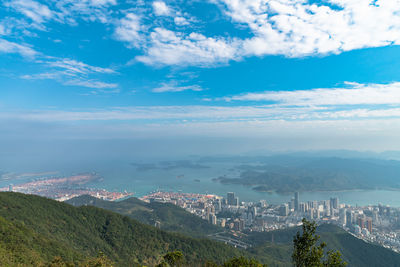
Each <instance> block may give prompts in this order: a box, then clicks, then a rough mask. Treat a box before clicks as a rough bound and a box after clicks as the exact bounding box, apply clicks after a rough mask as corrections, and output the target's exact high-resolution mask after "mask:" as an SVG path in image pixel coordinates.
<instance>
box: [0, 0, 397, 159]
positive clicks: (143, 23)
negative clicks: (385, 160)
mask: <svg viewBox="0 0 400 267" xmlns="http://www.w3.org/2000/svg"><path fill="white" fill-rule="evenodd" d="M399 6H400V1H397V0H377V1H376V0H374V1H361V2H360V1H358V0H324V1H311V0H309V1H308V0H269V1H266V0H208V1H207V0H205V1H196V0H194V1H179V0H177V1H131V0H126V1H122V0H58V1H56V0H54V1H52V0H48V1H36V0H5V1H2V2H1V4H0V123H1V124H2V125H3V126H2V127H1V128H2V131H0V137H1V139H2V140H3V141H2V142H8V141H7V140H11V139H12V140H19V139H21V140H31V141H32V140H36V141H38V140H47V139H57V140H65V139H74V140H75V139H92V138H94V139H99V140H103V139H124V140H125V139H128V140H139V139H152V138H153V139H157V140H159V139H163V138H167V139H174V140H180V139H182V138H184V139H187V140H193V141H194V142H199V140H200V139H202V140H203V141H202V142H207V141H205V140H208V139H209V138H216V139H218V138H219V139H221V140H229V142H227V144H226V146H229V144H231V145H232V143H234V141H232V140H235V138H236V139H240V140H242V141H241V145H240V148H238V150H237V152H243V151H246V150H251V149H258V148H263V149H266V150H268V149H271V150H291V149H331V148H344V149H357V150H378V151H379V150H392V149H400V143H399V142H396V141H397V139H398V135H399V133H400V132H399V130H400V71H399V70H400V46H398V44H400V12H399V11H398V7H399ZM254 140H256V141H254ZM176 142H178V141H176ZM189 143H190V142H189ZM250 143H251V144H253V145H249V146H247V145H246V144H250ZM260 143H262V144H263V145H261V146H260V145H259V144H260ZM185 146H186V145H185ZM211 147H212V146H211ZM192 149H194V150H195V149H197V148H195V147H193V148H192ZM189 150H190V146H189V147H188V151H189ZM188 153H189V152H188Z"/></svg>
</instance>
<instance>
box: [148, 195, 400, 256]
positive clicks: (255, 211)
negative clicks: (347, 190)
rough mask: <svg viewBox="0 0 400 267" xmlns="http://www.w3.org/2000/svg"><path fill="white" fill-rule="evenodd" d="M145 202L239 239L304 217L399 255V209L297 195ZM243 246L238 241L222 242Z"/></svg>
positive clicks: (189, 197) (167, 198) (179, 197)
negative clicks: (274, 199) (173, 208)
mask: <svg viewBox="0 0 400 267" xmlns="http://www.w3.org/2000/svg"><path fill="white" fill-rule="evenodd" d="M141 199H142V200H144V201H148V202H152V201H157V202H165V203H173V204H175V205H178V206H180V207H182V208H184V209H186V210H187V211H189V212H191V213H193V214H195V215H197V216H200V217H202V218H203V219H205V220H208V221H209V222H210V223H212V224H215V225H219V226H221V227H223V228H225V229H227V230H229V231H231V233H233V234H234V235H235V236H239V235H240V234H241V233H246V232H247V231H272V230H277V229H284V228H288V227H294V226H298V225H300V224H301V220H302V219H303V218H307V219H309V220H314V221H316V222H317V223H318V224H322V223H330V224H335V225H338V226H340V227H342V228H343V229H344V230H346V231H347V232H349V233H351V234H353V235H354V236H356V237H358V238H360V239H362V240H365V241H366V242H370V243H376V244H380V245H382V246H384V247H386V248H390V249H392V250H394V251H396V252H400V227H399V226H400V209H398V208H392V207H389V206H383V205H378V206H373V205H370V206H356V207H354V206H350V205H347V204H345V203H340V201H339V199H338V198H337V197H333V198H330V199H328V200H323V201H307V202H301V201H300V194H299V193H298V192H296V193H295V194H294V197H293V198H292V199H290V201H288V202H287V203H283V204H280V205H273V204H269V203H267V202H266V201H265V200H260V201H259V202H243V201H240V200H239V197H238V196H236V195H235V193H234V192H229V193H227V196H226V197H221V196H217V195H203V194H190V193H175V192H154V193H151V194H149V195H147V196H144V197H142V198H141ZM217 237H218V238H217V239H220V240H222V241H226V242H227V243H231V244H233V245H235V246H239V247H246V244H242V243H241V242H240V240H239V239H238V240H232V239H231V238H230V239H229V240H228V239H226V240H224V239H223V237H222V236H217Z"/></svg>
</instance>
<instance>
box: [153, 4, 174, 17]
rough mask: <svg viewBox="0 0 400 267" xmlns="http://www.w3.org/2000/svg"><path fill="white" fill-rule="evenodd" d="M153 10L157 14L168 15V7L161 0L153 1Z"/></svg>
mask: <svg viewBox="0 0 400 267" xmlns="http://www.w3.org/2000/svg"><path fill="white" fill-rule="evenodd" d="M153 10H154V13H155V14H156V15H157V16H169V15H170V12H171V11H170V9H169V7H168V6H167V5H166V4H165V2H163V1H155V2H153Z"/></svg>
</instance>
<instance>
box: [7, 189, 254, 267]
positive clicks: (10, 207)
mask: <svg viewBox="0 0 400 267" xmlns="http://www.w3.org/2000/svg"><path fill="white" fill-rule="evenodd" d="M0 236H2V238H1V239H0V261H1V262H0V266H41V265H42V266H43V265H44V263H51V262H52V261H53V260H54V257H56V256H60V257H61V259H62V260H64V261H65V262H68V263H69V262H71V263H73V264H75V265H78V264H80V263H82V262H83V261H84V260H85V259H88V258H95V257H97V254H98V251H102V252H103V253H104V255H107V256H108V258H109V259H110V260H111V261H113V262H114V263H115V266H136V265H149V266H154V265H156V264H157V263H158V262H159V261H160V258H159V255H163V254H165V253H167V252H168V251H171V250H180V251H182V252H183V253H184V254H185V258H186V262H187V263H188V264H192V265H193V264H196V265H198V264H200V263H204V262H206V261H215V262H218V263H221V262H223V261H224V260H226V259H228V258H231V257H234V256H240V255H248V254H247V253H246V252H245V251H240V250H238V249H235V248H233V247H231V246H228V245H225V244H223V243H220V242H217V241H212V240H208V239H195V238H189V237H186V236H183V235H180V234H175V233H167V232H164V231H162V230H160V229H156V228H154V227H151V226H148V225H144V224H142V223H139V222H137V221H135V220H133V219H130V218H128V217H125V216H122V215H119V214H116V213H114V212H110V211H106V210H103V209H99V208H96V207H90V206H83V207H79V208H77V207H73V206H71V205H68V204H66V203H62V202H58V201H54V200H50V199H46V198H43V197H38V196H33V195H24V194H19V193H12V192H1V193H0ZM3 237H4V238H3ZM89 263H90V262H89ZM89 263H88V264H89ZM54 264H56V262H54ZM60 264H61V263H60ZM61 266H62V265H61Z"/></svg>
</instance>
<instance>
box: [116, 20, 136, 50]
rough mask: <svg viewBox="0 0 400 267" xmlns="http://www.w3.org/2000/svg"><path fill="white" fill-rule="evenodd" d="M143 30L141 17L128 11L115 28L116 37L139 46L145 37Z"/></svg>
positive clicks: (131, 44)
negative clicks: (142, 33)
mask: <svg viewBox="0 0 400 267" xmlns="http://www.w3.org/2000/svg"><path fill="white" fill-rule="evenodd" d="M141 30H142V26H141V24H140V17H139V16H138V15H135V14H133V13H128V14H127V15H126V16H125V17H124V18H122V19H121V20H120V21H119V23H118V26H117V27H116V29H115V37H116V38H117V39H118V40H120V41H124V42H128V43H129V44H130V46H132V47H139V46H140V44H141V43H142V39H143V37H142V35H141Z"/></svg>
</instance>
